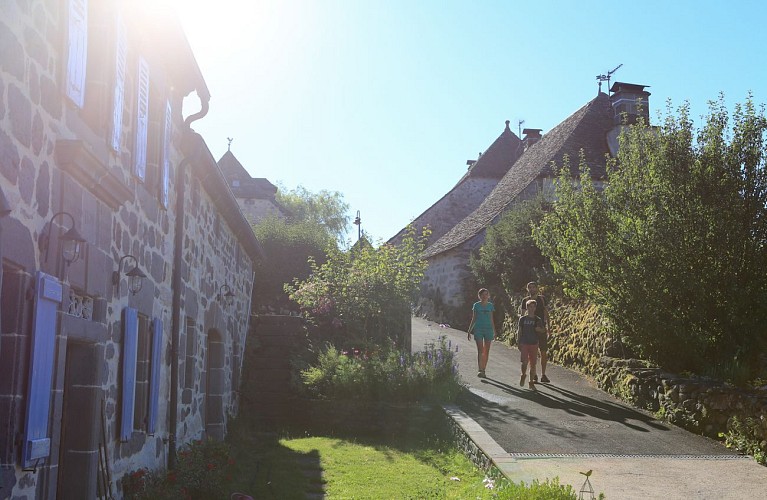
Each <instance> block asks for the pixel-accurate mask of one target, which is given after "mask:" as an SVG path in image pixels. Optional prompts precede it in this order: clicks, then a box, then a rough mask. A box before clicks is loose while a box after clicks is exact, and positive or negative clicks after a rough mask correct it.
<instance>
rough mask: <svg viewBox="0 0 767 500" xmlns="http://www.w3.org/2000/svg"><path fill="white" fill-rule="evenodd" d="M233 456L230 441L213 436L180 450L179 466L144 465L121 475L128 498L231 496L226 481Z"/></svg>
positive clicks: (230, 474) (206, 497) (191, 498)
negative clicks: (158, 467)
mask: <svg viewBox="0 0 767 500" xmlns="http://www.w3.org/2000/svg"><path fill="white" fill-rule="evenodd" d="M233 469H234V459H233V458H232V456H231V452H230V449H229V445H227V444H226V443H222V442H219V441H214V440H206V441H194V442H192V443H191V444H190V445H189V446H187V447H186V448H184V449H182V450H180V451H179V452H178V461H177V464H176V468H175V469H174V470H171V471H158V472H153V471H150V470H149V469H146V468H142V469H138V470H135V471H132V472H129V473H128V474H126V475H125V476H123V479H122V490H123V494H124V496H125V498H127V499H137V500H138V499H142V500H144V499H146V500H149V499H153V500H154V499H158V500H162V499H171V498H173V499H178V498H183V499H188V500H198V499H215V498H228V494H227V488H226V484H227V482H229V481H230V480H231V479H232V473H233Z"/></svg>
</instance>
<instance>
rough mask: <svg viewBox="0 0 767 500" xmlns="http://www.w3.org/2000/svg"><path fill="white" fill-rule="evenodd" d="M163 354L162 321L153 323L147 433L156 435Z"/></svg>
mask: <svg viewBox="0 0 767 500" xmlns="http://www.w3.org/2000/svg"><path fill="white" fill-rule="evenodd" d="M161 353H162V320H160V318H155V319H154V320H153V322H152V357H151V368H150V370H151V372H150V379H149V425H148V426H147V433H148V434H154V432H155V427H156V424H157V408H158V405H159V403H160V359H161V356H160V354H161Z"/></svg>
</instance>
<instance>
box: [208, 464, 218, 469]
mask: <svg viewBox="0 0 767 500" xmlns="http://www.w3.org/2000/svg"><path fill="white" fill-rule="evenodd" d="M215 468H216V464H208V470H213V469H215Z"/></svg>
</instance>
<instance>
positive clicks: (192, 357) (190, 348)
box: [184, 318, 197, 389]
mask: <svg viewBox="0 0 767 500" xmlns="http://www.w3.org/2000/svg"><path fill="white" fill-rule="evenodd" d="M196 363H197V323H195V322H194V320H193V319H192V318H186V356H185V361H184V365H185V366H184V389H194V376H195V373H196V371H197V370H196V369H195V368H196Z"/></svg>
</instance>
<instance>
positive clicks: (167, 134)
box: [160, 99, 173, 208]
mask: <svg viewBox="0 0 767 500" xmlns="http://www.w3.org/2000/svg"><path fill="white" fill-rule="evenodd" d="M172 138H173V118H172V117H171V107H170V99H168V100H167V101H166V102H165V130H164V132H163V142H162V173H161V179H160V182H161V184H160V202H161V203H162V206H163V207H165V208H168V202H169V193H170V144H171V139H172Z"/></svg>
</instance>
